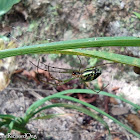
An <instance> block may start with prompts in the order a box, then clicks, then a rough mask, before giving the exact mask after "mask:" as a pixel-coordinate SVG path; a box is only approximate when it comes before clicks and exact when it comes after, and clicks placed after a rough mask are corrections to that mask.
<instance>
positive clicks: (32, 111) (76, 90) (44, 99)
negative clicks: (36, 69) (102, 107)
mask: <svg viewBox="0 0 140 140" xmlns="http://www.w3.org/2000/svg"><path fill="white" fill-rule="evenodd" d="M97 92H98V91H97ZM68 93H88V94H97V93H96V92H95V91H93V90H90V89H70V90H65V91H62V92H58V93H56V94H54V95H51V96H48V97H46V98H43V99H41V100H39V101H36V102H35V103H34V104H32V105H31V106H30V107H29V108H28V109H27V111H26V115H25V118H26V119H27V120H28V119H30V118H31V116H32V113H34V112H35V110H36V109H37V108H38V107H39V106H41V105H42V104H44V103H45V102H46V101H48V100H50V99H52V98H54V97H55V96H59V95H64V94H68ZM98 94H101V95H105V96H110V97H113V98H117V99H120V100H122V101H124V102H126V103H128V104H130V105H132V106H133V107H134V108H136V109H137V110H140V106H139V105H137V104H134V103H132V102H130V101H128V100H126V99H124V98H122V97H120V96H116V95H114V94H110V93H107V92H103V91H100V92H99V93H98Z"/></svg>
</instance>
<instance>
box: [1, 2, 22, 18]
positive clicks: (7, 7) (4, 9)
mask: <svg viewBox="0 0 140 140" xmlns="http://www.w3.org/2000/svg"><path fill="white" fill-rule="evenodd" d="M18 2H20V0H0V16H2V15H4V14H5V13H7V12H8V11H9V10H10V9H11V8H12V6H13V5H14V4H16V3H18Z"/></svg>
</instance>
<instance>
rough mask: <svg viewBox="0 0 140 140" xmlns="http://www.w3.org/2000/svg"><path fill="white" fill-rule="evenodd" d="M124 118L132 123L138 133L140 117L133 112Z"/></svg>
mask: <svg viewBox="0 0 140 140" xmlns="http://www.w3.org/2000/svg"><path fill="white" fill-rule="evenodd" d="M126 119H127V120H128V122H129V123H130V124H131V125H132V127H133V129H134V130H135V131H137V132H139V133H140V118H139V117H138V116H137V115H135V114H129V115H128V116H127V117H126Z"/></svg>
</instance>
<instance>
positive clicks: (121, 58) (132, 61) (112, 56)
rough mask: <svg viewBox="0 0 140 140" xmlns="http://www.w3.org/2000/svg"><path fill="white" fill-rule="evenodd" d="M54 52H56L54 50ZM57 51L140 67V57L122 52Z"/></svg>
mask: <svg viewBox="0 0 140 140" xmlns="http://www.w3.org/2000/svg"><path fill="white" fill-rule="evenodd" d="M52 53H54V52H52ZM57 53H61V54H71V55H82V56H88V57H93V58H95V57H96V58H100V59H104V60H109V61H113V62H118V63H122V64H127V65H130V66H137V67H140V59H139V58H135V57H131V56H126V55H121V54H116V53H111V52H106V51H96V50H90V51H89V50H84V49H82V50H80V49H75V50H66V51H58V52H57Z"/></svg>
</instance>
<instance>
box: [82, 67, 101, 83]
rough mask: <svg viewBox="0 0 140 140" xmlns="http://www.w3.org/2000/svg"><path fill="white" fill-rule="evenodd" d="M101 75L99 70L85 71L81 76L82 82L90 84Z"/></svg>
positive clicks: (90, 69)
mask: <svg viewBox="0 0 140 140" xmlns="http://www.w3.org/2000/svg"><path fill="white" fill-rule="evenodd" d="M100 75H101V70H100V69H97V68H89V69H85V70H84V71H83V73H82V74H81V80H82V81H84V82H89V81H92V80H95V79H96V78H97V77H99V76H100Z"/></svg>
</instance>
